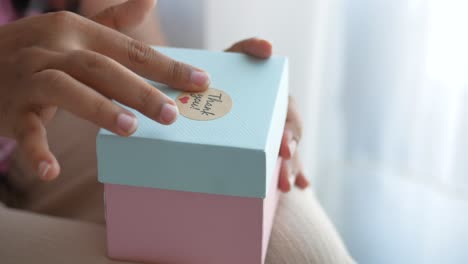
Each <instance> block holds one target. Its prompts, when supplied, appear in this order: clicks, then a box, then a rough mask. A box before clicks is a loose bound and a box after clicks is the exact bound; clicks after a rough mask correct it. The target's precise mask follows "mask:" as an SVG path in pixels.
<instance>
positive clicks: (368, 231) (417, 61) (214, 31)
mask: <svg viewBox="0 0 468 264" xmlns="http://www.w3.org/2000/svg"><path fill="white" fill-rule="evenodd" d="M157 12H158V14H159V16H160V18H161V20H162V27H163V29H164V31H165V32H166V36H167V40H168V42H169V43H170V44H171V45H173V46H179V47H191V48H206V49H210V50H221V49H224V48H226V47H228V46H229V45H231V44H232V43H234V42H235V41H238V40H240V39H244V38H248V37H251V36H258V37H262V38H266V39H268V40H270V41H272V42H273V44H274V52H275V53H276V54H278V55H285V56H288V57H289V58H290V78H291V80H290V87H291V94H292V95H294V96H295V97H296V100H297V101H298V105H299V108H300V110H301V112H302V115H303V119H304V122H305V136H304V140H303V142H301V147H300V151H301V154H302V156H303V160H304V164H305V166H306V171H307V175H309V177H310V178H311V180H312V182H313V188H314V189H315V191H316V193H317V195H318V197H319V199H320V201H321V203H322V205H323V206H324V208H325V210H326V211H327V212H328V214H329V216H330V217H331V219H332V221H333V222H334V223H335V225H336V226H337V228H338V231H339V232H340V234H341V235H342V236H343V238H344V240H345V242H346V245H347V246H348V248H349V249H350V251H351V254H352V255H353V256H354V257H355V259H356V260H357V261H358V262H359V263H369V264H370V263H380V264H385V263H392V264H393V263H425V264H426V263H468V200H467V199H468V105H467V103H468V2H467V1H463V0H392V1H387V0H310V1H308V0H289V1H280V0H256V1H249V0H236V1H219V0H194V1H186V0H159V2H158V11H157ZM311 239H313V238H311Z"/></svg>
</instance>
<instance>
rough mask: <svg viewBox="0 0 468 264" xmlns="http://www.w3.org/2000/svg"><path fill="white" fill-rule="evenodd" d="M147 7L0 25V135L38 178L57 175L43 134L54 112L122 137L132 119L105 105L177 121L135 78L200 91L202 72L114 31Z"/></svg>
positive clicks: (158, 95) (142, 0)
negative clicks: (68, 114) (12, 140)
mask: <svg viewBox="0 0 468 264" xmlns="http://www.w3.org/2000/svg"><path fill="white" fill-rule="evenodd" d="M153 6H154V0H131V1H127V2H125V3H124V4H121V5H118V6H115V7H111V8H109V9H107V10H105V11H103V12H102V13H100V14H98V15H97V16H96V17H94V18H92V19H86V18H84V17H81V16H78V15H75V14H73V13H69V12H58V13H49V14H45V15H39V16H35V17H30V18H26V19H22V20H18V21H17V22H14V23H11V24H8V25H6V26H2V27H0V136H7V137H11V138H15V139H16V140H17V142H18V145H19V148H20V151H21V152H22V153H23V154H24V155H25V156H26V158H27V159H28V160H29V162H30V164H31V166H33V169H35V170H36V171H37V173H38V175H39V176H40V177H41V178H42V179H44V180H50V179H53V178H55V177H56V176H57V175H58V174H59V171H60V167H59V164H58V163H57V160H56V158H55V157H54V155H53V154H52V153H51V152H50V150H49V147H48V142H47V137H46V129H45V125H46V124H47V122H49V121H50V120H51V119H52V118H53V116H54V115H55V112H56V110H57V107H61V108H63V109H65V110H67V111H69V112H71V113H73V114H75V115H77V116H79V117H82V118H84V119H87V120H89V121H91V122H93V123H95V124H96V125H98V126H100V127H103V128H105V129H107V130H110V131H112V132H114V133H116V134H118V135H121V136H129V135H130V134H132V133H133V132H134V131H135V130H136V128H137V120H136V118H135V116H134V115H133V114H132V113H130V112H129V111H128V110H126V109H124V108H122V107H121V106H119V105H118V104H115V103H113V102H112V100H115V101H117V102H119V103H121V104H124V105H127V106H129V107H131V108H134V109H136V110H138V111H140V112H141V113H143V114H144V115H146V116H148V117H149V118H152V119H153V120H155V121H157V122H159V123H162V124H171V123H172V122H174V121H175V119H176V117H177V115H178V111H177V107H176V104H175V102H174V101H173V100H172V99H171V98H169V97H168V96H166V95H164V94H163V93H162V92H160V91H159V90H158V89H155V88H154V87H153V86H151V85H150V84H148V83H146V82H145V81H144V80H143V79H142V78H140V77H139V76H138V75H141V76H143V77H145V78H147V79H151V80H154V81H158V82H162V83H166V84H168V85H170V86H171V87H174V88H177V89H181V90H186V91H202V90H204V89H206V88H207V87H208V85H209V82H210V79H209V76H208V74H207V73H205V72H204V71H202V70H200V69H197V68H195V67H192V66H190V65H186V64H183V63H181V62H178V61H175V60H173V59H171V58H169V57H167V56H164V55H162V54H160V53H158V52H157V51H154V50H153V49H152V48H151V47H149V46H147V45H145V44H143V43H141V42H139V41H136V40H133V39H131V38H129V37H127V36H125V35H123V34H121V33H119V32H118V31H120V30H124V29H126V28H128V27H131V26H134V25H136V24H138V23H139V22H141V21H142V20H143V18H144V16H145V15H146V14H147V13H149V12H150V11H152V8H153ZM137 74H138V75H137ZM77 133H80V132H79V131H77ZM63 136H64V137H66V136H67V135H63Z"/></svg>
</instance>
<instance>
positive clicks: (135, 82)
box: [54, 51, 178, 125]
mask: <svg viewBox="0 0 468 264" xmlns="http://www.w3.org/2000/svg"><path fill="white" fill-rule="evenodd" d="M70 61H73V62H74V63H73V64H70V63H69V62H70ZM54 66H55V67H56V69H58V70H62V71H64V72H66V73H68V74H69V75H71V77H73V78H74V79H76V80H78V81H80V82H81V83H83V84H86V85H87V86H89V87H92V88H93V89H95V90H96V91H98V92H99V93H101V94H102V95H104V96H106V97H108V98H112V99H115V100H116V101H118V102H120V103H122V104H124V105H127V106H129V107H132V108H134V109H136V110H138V111H140V112H141V113H142V114H144V115H146V116H148V117H149V118H152V119H153V120H155V121H157V122H159V123H161V124H166V125H168V124H171V123H173V122H174V121H175V120H176V118H177V116H178V110H177V107H176V104H175V102H174V100H172V99H171V98H170V97H168V96H167V95H165V94H164V93H162V92H161V91H159V90H158V89H156V88H155V87H153V86H152V85H150V84H149V83H147V82H146V81H144V80H143V79H142V78H141V77H139V76H137V75H136V74H135V73H133V72H132V71H130V70H128V69H127V68H125V67H123V66H122V65H120V64H118V63H117V62H115V61H114V60H112V59H109V58H108V57H105V56H104V55H101V54H99V53H95V52H92V51H75V52H73V53H71V54H69V55H66V56H62V57H61V58H60V59H59V62H58V63H57V64H56V65H54Z"/></svg>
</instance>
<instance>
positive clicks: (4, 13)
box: [0, 0, 18, 25]
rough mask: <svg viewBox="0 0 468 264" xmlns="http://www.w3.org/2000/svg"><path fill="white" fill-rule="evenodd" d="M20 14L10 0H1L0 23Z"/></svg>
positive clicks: (15, 17)
mask: <svg viewBox="0 0 468 264" xmlns="http://www.w3.org/2000/svg"><path fill="white" fill-rule="evenodd" d="M17 18H18V16H17V14H16V12H15V10H14V8H13V6H12V4H11V1H10V0H0V25H4V24H6V23H8V22H11V21H13V20H15V19H17Z"/></svg>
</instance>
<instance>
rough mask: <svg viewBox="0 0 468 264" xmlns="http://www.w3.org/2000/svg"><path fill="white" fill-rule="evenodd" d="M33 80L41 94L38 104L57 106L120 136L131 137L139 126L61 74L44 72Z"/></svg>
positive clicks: (37, 74)
mask: <svg viewBox="0 0 468 264" xmlns="http://www.w3.org/2000/svg"><path fill="white" fill-rule="evenodd" d="M34 77H35V79H34V82H36V83H37V85H38V86H39V87H40V90H41V91H42V95H41V97H40V98H39V101H40V103H41V104H43V105H57V106H59V107H61V108H63V109H65V110H67V111H69V112H71V113H73V114H76V115H77V116H79V117H81V118H83V119H87V120H89V121H91V122H93V123H95V124H96V125H98V126H100V127H103V128H105V129H107V130H109V131H112V132H114V133H116V134H118V135H121V136H128V135H130V134H132V133H133V132H134V131H135V130H136V128H137V126H138V122H137V119H136V117H135V116H134V115H133V114H132V113H131V112H130V111H128V110H126V109H123V108H122V107H120V106H118V105H116V104H114V103H113V102H112V101H111V100H109V99H108V98H106V97H104V96H102V95H101V94H99V93H98V92H96V91H94V90H93V89H91V88H90V87H88V86H87V85H85V84H83V83H81V82H79V81H77V80H75V79H74V78H72V77H71V76H69V75H68V74H66V73H64V72H62V71H58V70H53V69H49V70H44V71H41V72H39V73H36V74H35V76H34Z"/></svg>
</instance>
